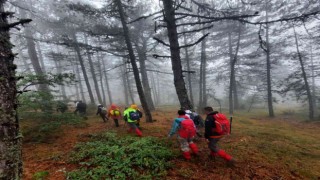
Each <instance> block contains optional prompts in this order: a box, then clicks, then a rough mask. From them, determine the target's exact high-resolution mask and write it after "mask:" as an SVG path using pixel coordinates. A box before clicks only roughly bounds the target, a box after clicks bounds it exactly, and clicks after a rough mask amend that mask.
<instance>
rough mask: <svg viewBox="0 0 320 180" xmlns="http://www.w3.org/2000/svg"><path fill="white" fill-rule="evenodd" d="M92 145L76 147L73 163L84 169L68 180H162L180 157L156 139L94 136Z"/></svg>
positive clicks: (87, 143)
mask: <svg viewBox="0 0 320 180" xmlns="http://www.w3.org/2000/svg"><path fill="white" fill-rule="evenodd" d="M91 139H92V141H90V142H86V143H80V144H78V145H76V147H75V150H74V152H73V153H72V154H71V156H70V161H71V162H73V163H77V164H79V165H80V169H78V170H75V171H72V172H69V173H67V178H68V179H80V180H81V179H128V178H129V179H137V178H138V179H151V177H152V178H161V177H163V176H164V175H165V174H166V169H167V168H169V167H170V166H171V164H170V163H168V161H169V160H170V159H171V158H173V157H174V156H175V155H176V154H175V153H173V152H172V150H171V149H170V147H169V146H168V144H166V143H164V142H162V141H161V140H159V139H157V138H153V137H147V138H136V137H118V136H116V134H114V133H103V134H96V135H92V136H91Z"/></svg>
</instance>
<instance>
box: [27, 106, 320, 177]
mask: <svg viewBox="0 0 320 180" xmlns="http://www.w3.org/2000/svg"><path fill="white" fill-rule="evenodd" d="M174 117H175V113H174V111H173V110H158V111H157V112H155V113H153V118H154V120H155V122H154V123H144V122H143V120H142V123H141V126H142V128H143V129H142V130H143V133H144V136H156V137H162V138H166V137H167V133H168V131H169V129H170V126H171V123H172V120H173V118H174ZM87 123H88V126H87V127H82V128H77V127H70V126H65V127H63V128H62V130H61V132H59V133H57V134H55V136H54V137H53V139H52V140H50V141H49V142H50V143H38V144H34V143H30V142H29V143H24V145H23V160H24V179H26V180H28V179H32V177H33V175H34V174H35V173H36V172H40V171H47V172H49V176H48V179H50V180H60V179H61V180H63V179H65V176H64V173H65V172H66V171H70V170H73V169H75V168H76V167H75V165H72V164H69V163H68V161H67V158H68V153H69V152H70V151H72V150H73V147H74V146H75V144H76V143H77V142H81V141H86V140H87V139H86V136H85V135H86V134H90V133H97V132H103V131H116V132H117V133H119V134H125V133H127V131H126V129H127V127H124V122H123V121H122V122H121V126H120V127H119V128H116V127H114V123H113V122H112V121H108V122H107V123H103V122H102V121H101V120H100V119H99V118H98V117H96V116H92V117H89V120H87ZM319 128H320V125H319V123H307V124H305V123H291V122H288V121H283V120H268V119H263V118H258V119H257V118H256V117H249V116H241V115H239V117H235V118H234V122H233V131H234V132H233V133H232V135H231V136H230V137H226V138H225V139H223V140H222V141H221V142H220V144H221V147H222V148H223V149H225V150H226V151H227V152H229V153H230V154H231V155H234V157H235V159H236V160H237V164H236V167H235V168H228V167H226V165H225V162H224V161H223V160H221V159H217V160H215V161H214V160H211V159H209V158H208V154H209V150H208V149H207V144H206V142H205V140H204V139H199V140H197V141H196V142H197V144H198V145H199V147H200V154H201V156H199V157H193V159H192V160H191V161H189V162H187V161H185V160H183V158H182V157H178V158H176V159H174V160H173V164H174V167H173V169H171V170H169V171H168V175H167V176H166V179H171V180H174V179H320V144H319V138H320V135H319V133H318V132H319V131H318V130H319ZM256 132H259V133H256ZM270 134H272V135H273V134H275V135H274V136H271V135H270ZM282 135H283V136H282ZM278 137H280V138H278ZM294 137H299V138H294ZM168 141H176V140H175V138H172V139H169V140H168ZM313 141H315V142H313ZM309 142H312V143H309ZM304 143H306V144H304ZM284 144H285V145H286V146H284ZM177 148H178V145H177ZM286 148H287V149H286ZM304 149H307V150H304Z"/></svg>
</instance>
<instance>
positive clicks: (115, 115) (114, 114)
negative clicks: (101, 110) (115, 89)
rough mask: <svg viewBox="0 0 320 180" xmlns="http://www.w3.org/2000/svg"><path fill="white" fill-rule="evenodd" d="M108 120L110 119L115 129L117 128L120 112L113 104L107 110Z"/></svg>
mask: <svg viewBox="0 0 320 180" xmlns="http://www.w3.org/2000/svg"><path fill="white" fill-rule="evenodd" d="M108 118H112V119H113V121H114V123H115V125H116V127H119V119H121V112H120V109H119V108H118V107H117V106H116V105H115V104H111V107H110V108H109V109H108Z"/></svg>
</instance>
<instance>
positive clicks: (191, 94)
mask: <svg viewBox="0 0 320 180" xmlns="http://www.w3.org/2000/svg"><path fill="white" fill-rule="evenodd" d="M183 41H184V44H187V39H186V35H185V34H183ZM184 51H185V52H184V53H185V56H186V63H187V71H188V72H190V71H191V67H190V57H189V52H188V48H184ZM187 77H188V86H189V96H190V101H191V103H192V105H194V101H193V90H192V81H191V73H188V76H187Z"/></svg>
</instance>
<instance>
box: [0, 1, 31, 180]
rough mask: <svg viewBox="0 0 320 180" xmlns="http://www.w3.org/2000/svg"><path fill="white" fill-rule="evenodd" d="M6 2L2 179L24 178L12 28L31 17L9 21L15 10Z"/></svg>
mask: <svg viewBox="0 0 320 180" xmlns="http://www.w3.org/2000/svg"><path fill="white" fill-rule="evenodd" d="M5 2H6V0H0V14H1V16H0V41H1V43H0V178H1V179H17V180H19V179H21V178H22V157H21V142H22V141H21V139H22V136H21V135H20V134H19V121H18V117H17V107H18V103H17V96H16V95H17V88H16V81H17V78H16V76H15V73H16V68H17V66H16V65H15V64H14V62H13V61H14V54H13V53H12V50H11V49H12V47H13V45H12V44H11V42H10V35H9V30H10V29H11V28H14V27H15V26H17V25H19V24H24V23H28V22H30V21H31V20H25V19H21V20H20V21H18V22H13V23H10V24H9V23H8V20H7V18H8V16H11V15H12V13H11V12H8V11H5V8H4V5H5Z"/></svg>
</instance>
